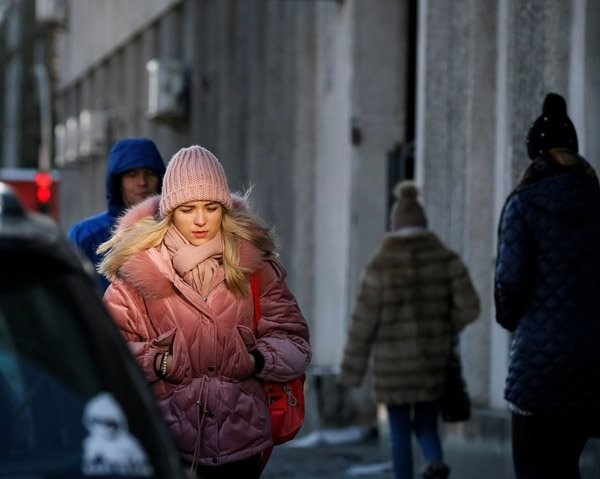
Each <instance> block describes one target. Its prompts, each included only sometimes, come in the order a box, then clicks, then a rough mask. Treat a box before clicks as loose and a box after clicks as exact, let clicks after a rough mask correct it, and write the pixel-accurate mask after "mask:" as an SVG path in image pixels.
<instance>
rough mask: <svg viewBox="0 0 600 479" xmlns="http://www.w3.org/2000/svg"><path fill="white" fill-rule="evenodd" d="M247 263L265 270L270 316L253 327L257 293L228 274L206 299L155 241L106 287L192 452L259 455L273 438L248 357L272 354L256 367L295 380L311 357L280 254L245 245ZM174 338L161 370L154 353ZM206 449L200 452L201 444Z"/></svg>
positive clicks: (223, 457) (265, 308)
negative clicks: (240, 287)
mask: <svg viewBox="0 0 600 479" xmlns="http://www.w3.org/2000/svg"><path fill="white" fill-rule="evenodd" d="M241 261H242V263H243V264H244V266H246V267H249V268H250V269H251V270H253V271H258V272H259V278H260V292H261V296H260V298H261V309H262V317H261V320H260V322H259V327H258V334H257V335H255V334H254V331H253V301H252V295H251V293H250V284H248V291H249V294H248V296H247V297H245V298H242V299H239V298H236V297H235V296H234V295H233V294H232V293H231V292H230V291H229V290H228V289H227V288H226V287H225V284H224V281H223V271H222V270H221V271H220V275H221V276H220V281H219V282H218V284H217V286H216V287H215V288H214V289H213V290H212V291H211V293H210V294H209V296H208V299H207V301H206V302H205V301H204V300H203V299H202V297H201V296H200V295H199V294H198V293H197V292H196V291H195V290H194V289H192V288H191V287H190V286H189V285H188V284H187V283H185V282H184V281H183V279H182V278H181V277H180V276H178V275H177V273H176V272H175V270H174V269H173V266H172V264H171V261H170V258H169V255H168V254H167V253H166V251H165V250H164V249H161V248H160V247H159V248H155V249H150V250H147V251H144V252H141V253H137V254H136V255H134V256H133V257H131V258H130V259H128V260H127V261H126V262H125V263H124V265H123V266H122V268H121V270H120V272H119V278H118V279H116V280H114V281H113V283H112V284H111V285H110V287H109V288H108V290H107V291H106V293H105V295H104V302H105V304H106V305H107V307H108V308H109V310H110V312H111V313H112V315H113V317H114V319H115V321H116V322H117V324H118V326H119V328H120V329H121V331H122V332H123V333H124V335H125V337H126V339H127V341H128V343H129V346H130V348H131V351H132V352H133V354H134V356H135V357H136V358H137V360H138V363H139V364H140V365H141V367H142V370H143V372H144V373H145V375H146V377H147V379H148V381H149V382H151V383H152V388H153V391H154V393H155V396H156V398H157V399H158V403H159V406H160V408H161V409H162V412H163V414H164V417H165V419H166V421H167V424H168V426H169V428H170V430H171V433H172V435H173V437H174V438H175V441H176V444H177V446H178V449H179V451H180V452H181V454H182V456H183V458H184V459H186V460H187V461H189V462H192V461H193V460H194V458H196V459H197V460H198V463H199V464H204V465H219V464H223V463H227V462H231V461H237V460H240V459H244V458H247V457H249V456H252V455H254V454H257V453H258V452H260V451H261V450H263V449H265V448H266V447H268V446H269V445H270V444H271V442H272V441H271V435H270V423H269V417H268V411H267V407H266V404H265V400H264V395H263V391H262V388H261V385H260V382H259V381H258V380H257V377H256V376H255V375H254V369H253V365H252V363H251V361H250V360H249V357H248V351H249V350H252V349H253V348H256V349H257V350H258V351H260V353H262V355H263V356H264V359H265V363H264V367H263V369H262V370H261V372H260V374H259V375H258V376H259V377H260V378H265V379H271V380H287V379H290V378H292V377H295V376H298V375H299V374H300V373H302V372H304V371H305V370H306V368H307V366H308V364H309V362H310V359H311V350H310V344H309V332H308V327H307V324H306V321H305V320H304V317H303V316H302V313H301V311H300V309H299V307H298V304H297V302H296V299H295V298H294V296H293V295H292V294H291V292H290V291H289V289H288V287H287V286H286V283H285V276H286V273H285V270H284V268H283V267H282V265H281V264H280V263H278V262H277V261H276V260H274V259H273V260H264V259H262V257H261V254H260V252H259V251H258V250H256V248H254V247H253V246H251V245H250V244H249V243H246V244H244V245H243V247H242V248H241ZM164 344H172V351H173V368H172V370H171V371H170V373H169V374H168V375H167V377H166V379H165V380H159V379H157V376H156V373H155V371H154V359H155V357H156V354H157V353H158V352H162V351H165V350H167V348H168V347H167V346H164ZM196 448H198V450H197V452H196V454H195V450H196Z"/></svg>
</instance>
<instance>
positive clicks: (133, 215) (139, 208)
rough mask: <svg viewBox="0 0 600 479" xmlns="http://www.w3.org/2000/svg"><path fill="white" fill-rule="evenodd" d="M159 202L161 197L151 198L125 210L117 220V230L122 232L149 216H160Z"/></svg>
mask: <svg viewBox="0 0 600 479" xmlns="http://www.w3.org/2000/svg"><path fill="white" fill-rule="evenodd" d="M159 201H160V195H154V196H150V197H149V198H146V199H145V200H144V201H142V202H141V203H138V204H137V205H134V206H132V207H131V208H129V209H127V210H125V213H123V215H121V217H120V218H119V219H118V220H117V228H116V230H117V231H120V230H122V229H125V228H127V227H129V226H131V225H133V224H135V223H137V222H138V221H140V220H141V219H143V218H147V217H148V216H152V217H155V216H156V215H157V214H158V203H159Z"/></svg>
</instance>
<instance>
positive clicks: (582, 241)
mask: <svg viewBox="0 0 600 479" xmlns="http://www.w3.org/2000/svg"><path fill="white" fill-rule="evenodd" d="M494 297H495V304H496V320H497V322H498V323H499V324H500V325H501V326H503V327H504V328H506V329H507V330H509V331H511V332H514V335H513V341H512V346H511V353H510V364H509V369H508V377H507V380H506V387H505V398H506V400H507V401H509V403H511V404H513V405H515V406H517V407H518V408H519V409H521V410H524V411H529V412H534V413H535V412H541V413H546V414H553V415H571V416H572V415H578V414H581V415H589V414H595V415H600V187H599V185H598V179H597V178H596V175H595V172H594V171H593V169H592V168H591V166H590V165H589V164H588V163H587V162H586V161H585V160H584V159H583V158H581V157H579V156H576V155H573V154H571V153H569V152H568V151H565V150H560V151H559V152H558V153H556V156H553V155H550V154H546V155H545V156H543V157H540V158H538V159H536V160H534V161H533V162H532V163H531V164H530V166H529V168H528V169H527V170H526V172H525V174H524V177H523V180H522V181H521V183H520V184H519V186H518V187H517V188H516V189H515V191H514V192H513V193H512V194H511V195H510V196H509V198H508V199H507V201H506V204H505V206H504V209H503V212H502V216H501V220H500V225H499V236H498V251H497V260H496V272H495V284H494Z"/></svg>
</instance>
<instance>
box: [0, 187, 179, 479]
mask: <svg viewBox="0 0 600 479" xmlns="http://www.w3.org/2000/svg"><path fill="white" fill-rule="evenodd" d="M0 263H1V264H2V269H1V273H0V431H1V433H0V478H7V477H10V478H80V477H81V478H83V477H85V478H89V477H102V478H107V477H114V478H116V477H118V478H124V477H125V478H127V477H146V478H169V479H171V478H179V477H184V476H183V471H182V469H181V466H180V463H179V455H178V453H177V451H176V449H175V446H174V443H173V441H172V438H171V436H170V434H169V432H168V430H167V427H166V425H165V424H164V422H163V419H162V416H161V413H160V411H159V409H158V406H157V405H156V403H155V401H154V397H153V396H152V393H151V391H150V388H149V387H148V384H147V383H146V381H145V379H144V378H143V376H142V373H141V371H140V369H139V367H138V365H137V363H136V362H135V360H134V359H133V356H132V355H131V354H130V352H129V349H128V347H127V345H126V343H125V341H124V339H123V337H122V336H121V333H120V332H119V330H118V329H117V327H116V325H115V324H114V322H113V320H112V318H111V317H110V315H109V313H108V312H107V310H105V308H104V305H103V303H102V301H101V298H100V297H99V295H98V294H97V293H96V290H95V288H94V283H93V279H92V277H91V275H90V270H86V266H85V263H83V262H82V259H81V258H80V256H78V255H77V253H76V251H75V250H74V249H73V247H72V246H71V245H70V244H69V243H68V242H67V241H66V239H65V237H64V235H63V233H62V231H61V230H60V229H59V228H58V226H57V225H56V223H55V222H54V221H53V220H51V219H50V218H49V217H44V216H43V215H38V214H35V213H28V212H26V211H25V209H24V208H23V206H22V204H21V203H20V201H19V200H18V199H17V197H16V195H15V193H14V191H13V190H12V189H11V188H10V187H9V186H8V185H6V184H4V183H1V182H0Z"/></svg>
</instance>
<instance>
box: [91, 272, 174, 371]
mask: <svg viewBox="0 0 600 479" xmlns="http://www.w3.org/2000/svg"><path fill="white" fill-rule="evenodd" d="M103 301H104V304H105V305H106V307H107V309H108V311H109V312H110V314H111V316H112V317H113V319H114V321H115V323H116V324H117V326H118V328H119V329H120V330H121V333H122V334H123V336H124V338H125V340H126V341H127V344H128V346H129V349H130V351H131V353H132V354H133V356H134V357H135V359H136V360H137V362H138V364H139V365H140V367H141V368H142V371H143V372H144V375H145V377H146V379H147V380H148V381H149V382H151V381H155V380H156V379H157V376H156V373H155V371H154V360H155V358H156V354H157V353H159V352H164V351H167V350H169V349H170V344H171V343H172V341H173V336H174V334H175V331H174V330H172V331H168V332H166V333H164V334H163V335H161V336H160V337H156V333H155V332H153V331H150V330H149V324H150V321H148V318H147V313H146V309H145V307H144V303H143V300H142V299H141V297H139V296H138V295H136V294H134V293H133V291H131V290H130V289H129V288H127V287H126V286H125V285H124V284H123V283H122V282H121V281H120V280H118V279H117V280H115V281H113V282H112V283H111V284H110V286H109V287H108V289H107V290H106V292H105V293H104V297H103Z"/></svg>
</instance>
